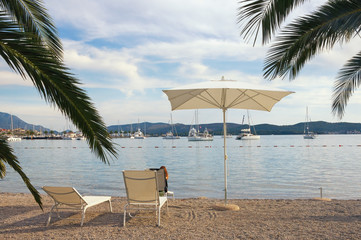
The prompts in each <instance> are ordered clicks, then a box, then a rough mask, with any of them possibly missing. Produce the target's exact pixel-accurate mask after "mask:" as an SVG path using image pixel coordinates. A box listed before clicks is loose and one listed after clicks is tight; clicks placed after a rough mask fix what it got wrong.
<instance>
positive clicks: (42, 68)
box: [0, 24, 116, 163]
mask: <svg viewBox="0 0 361 240" xmlns="http://www.w3.org/2000/svg"><path fill="white" fill-rule="evenodd" d="M0 31H1V24H0ZM6 36H7V37H8V38H9V39H8V40H4V39H1V38H0V40H1V42H0V54H1V56H2V57H3V58H4V60H5V61H6V62H7V63H8V64H9V66H11V68H13V69H14V70H15V71H17V72H18V73H20V74H21V75H22V76H23V78H24V79H26V78H30V79H31V81H32V82H33V84H34V85H35V87H36V88H37V89H38V91H39V92H40V94H41V96H42V97H43V98H44V99H45V100H46V101H47V102H49V103H50V104H53V105H54V106H55V105H56V106H58V108H59V110H60V111H61V112H62V113H63V114H65V115H66V116H68V117H69V118H70V119H71V120H72V121H73V123H74V125H75V126H77V127H78V129H79V130H81V131H82V132H83V134H84V136H85V137H86V138H87V140H88V143H89V145H90V147H91V149H92V150H93V151H94V152H95V154H96V155H97V156H98V157H99V158H100V159H101V160H102V161H103V162H105V163H109V161H108V156H116V151H115V149H114V148H113V145H112V142H111V139H110V136H109V134H108V132H107V129H106V126H105V124H104V122H103V121H102V119H101V117H100V115H99V114H98V112H97V110H96V109H95V107H94V106H93V104H92V103H91V101H90V98H89V97H88V96H87V94H86V92H85V91H84V90H82V89H81V88H79V87H78V85H79V81H78V80H77V79H76V78H74V77H73V75H72V74H71V73H70V72H69V69H68V68H66V67H65V66H64V65H63V63H62V62H61V61H59V60H58V59H57V58H54V57H53V54H52V52H51V51H49V50H48V49H47V48H46V47H44V46H42V45H38V44H34V42H33V41H32V40H31V39H32V37H31V34H30V33H28V34H25V33H22V32H16V31H8V32H7V34H6Z"/></svg>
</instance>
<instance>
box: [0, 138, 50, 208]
mask: <svg viewBox="0 0 361 240" xmlns="http://www.w3.org/2000/svg"><path fill="white" fill-rule="evenodd" d="M4 163H7V164H9V166H11V167H12V168H13V169H14V170H15V171H16V172H17V173H18V174H19V175H20V177H21V178H22V179H23V181H24V183H25V184H26V186H27V188H28V189H29V191H30V192H31V194H32V195H33V196H34V198H35V201H36V202H37V203H38V204H39V206H40V208H41V209H43V206H42V203H41V197H40V194H39V192H38V191H37V190H36V188H35V187H34V186H33V185H32V184H31V183H30V180H29V178H28V177H27V176H26V174H25V173H24V172H23V170H22V168H21V167H20V164H19V161H18V159H17V157H16V156H15V155H14V153H13V149H12V148H11V147H10V146H9V144H8V143H7V142H6V141H4V140H0V178H1V179H3V178H4V177H5V175H6V168H5V164H4Z"/></svg>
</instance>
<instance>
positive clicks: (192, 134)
mask: <svg viewBox="0 0 361 240" xmlns="http://www.w3.org/2000/svg"><path fill="white" fill-rule="evenodd" d="M188 141H213V136H212V135H211V134H210V133H209V132H208V130H207V128H206V129H205V130H204V132H203V133H201V132H199V130H196V129H195V128H194V127H192V128H191V129H190V130H189V133H188Z"/></svg>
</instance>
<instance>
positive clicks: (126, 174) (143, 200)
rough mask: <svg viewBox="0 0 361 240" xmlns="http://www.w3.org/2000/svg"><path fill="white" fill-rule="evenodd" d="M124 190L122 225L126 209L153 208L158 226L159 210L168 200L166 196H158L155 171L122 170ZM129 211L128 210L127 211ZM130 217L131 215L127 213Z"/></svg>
mask: <svg viewBox="0 0 361 240" xmlns="http://www.w3.org/2000/svg"><path fill="white" fill-rule="evenodd" d="M123 178H124V184H125V190H126V192H127V204H125V206H124V218H123V226H124V227H125V222H126V221H125V220H126V215H127V210H132V209H136V210H154V211H155V216H156V218H157V217H158V224H157V225H158V226H160V212H161V208H162V206H163V205H164V203H167V212H168V202H167V197H166V196H159V191H158V182H157V171H150V170H139V171H138V170H128V171H123ZM128 213H129V211H128ZM129 216H130V217H132V215H130V214H129Z"/></svg>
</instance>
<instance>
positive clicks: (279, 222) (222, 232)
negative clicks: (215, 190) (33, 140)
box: [0, 193, 361, 239]
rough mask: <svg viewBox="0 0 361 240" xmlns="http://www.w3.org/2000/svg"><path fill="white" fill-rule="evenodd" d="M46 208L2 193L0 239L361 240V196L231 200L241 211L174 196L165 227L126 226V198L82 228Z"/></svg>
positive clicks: (91, 215)
mask: <svg viewBox="0 0 361 240" xmlns="http://www.w3.org/2000/svg"><path fill="white" fill-rule="evenodd" d="M41 196H42V198H43V207H44V212H43V211H41V209H40V208H39V206H38V205H37V204H36V202H35V201H34V200H33V198H32V195H31V194H29V193H0V199H1V200H0V214H1V218H0V239H15V238H16V239H21V238H23V239H215V238H217V239H360V238H361V231H360V228H361V200H334V199H332V201H317V200H313V199H230V200H229V203H230V204H234V205H237V206H239V208H240V210H239V211H221V210H216V209H214V208H213V206H214V205H215V204H222V203H223V200H222V199H207V198H204V197H200V198H189V199H188V198H187V199H175V200H172V199H169V212H168V214H167V211H166V208H163V209H162V213H161V214H162V216H161V227H157V226H156V220H155V217H154V212H153V213H144V214H143V213H142V214H141V215H142V216H146V215H148V216H149V217H151V218H132V219H130V218H128V219H127V225H126V227H123V223H122V219H123V206H124V204H125V198H122V197H112V205H113V213H109V210H108V208H107V207H108V206H107V204H101V205H98V206H95V207H91V208H89V209H88V210H87V212H86V215H85V221H84V226H83V227H80V219H79V217H80V213H79V212H75V211H61V212H60V213H61V215H63V217H64V218H63V219H58V218H57V217H56V214H54V215H53V218H52V221H51V224H50V226H49V227H45V222H46V220H47V218H48V213H49V210H50V208H51V206H52V200H51V199H50V198H49V197H48V196H47V195H43V194H42V195H41Z"/></svg>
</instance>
